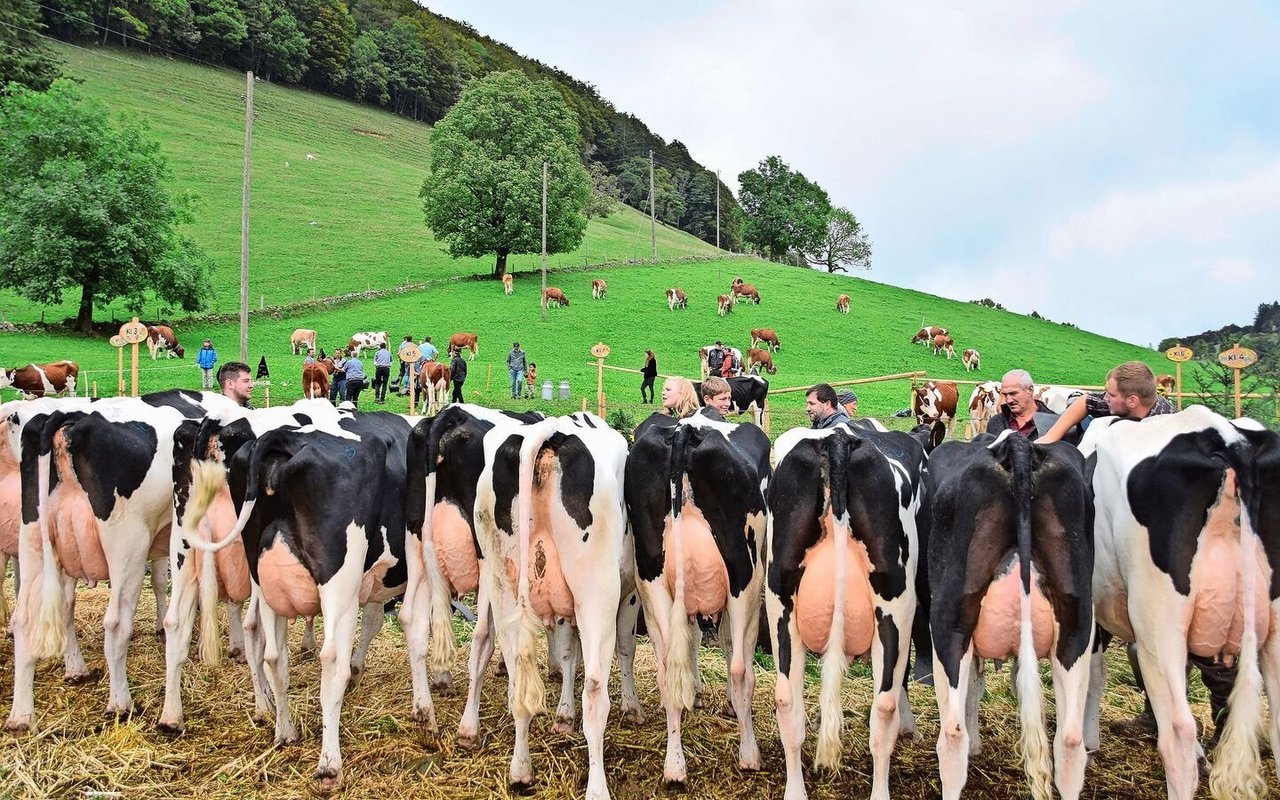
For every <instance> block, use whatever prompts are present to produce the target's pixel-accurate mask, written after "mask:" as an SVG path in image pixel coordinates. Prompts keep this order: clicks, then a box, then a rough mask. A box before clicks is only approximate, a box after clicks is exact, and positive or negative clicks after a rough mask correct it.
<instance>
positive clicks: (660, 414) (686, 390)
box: [635, 378, 698, 441]
mask: <svg viewBox="0 0 1280 800" xmlns="http://www.w3.org/2000/svg"><path fill="white" fill-rule="evenodd" d="M697 411H698V395H697V394H696V393H695V392H694V390H693V382H692V381H690V380H689V379H688V378H667V379H666V380H665V381H663V382H662V411H655V412H653V413H652V414H650V415H649V417H648V418H647V419H645V421H644V422H641V423H640V424H639V425H637V426H636V433H635V438H636V441H639V440H640V437H641V436H644V434H645V432H646V431H649V430H650V429H652V428H659V429H663V428H670V427H671V426H673V425H675V424H676V420H680V419H684V418H685V417H688V416H690V415H692V414H695V413H697Z"/></svg>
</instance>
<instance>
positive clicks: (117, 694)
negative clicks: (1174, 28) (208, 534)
mask: <svg viewBox="0 0 1280 800" xmlns="http://www.w3.org/2000/svg"><path fill="white" fill-rule="evenodd" d="M113 533H116V534H118V538H116V539H115V540H114V541H113V540H111V539H108V538H107V537H105V536H104V537H103V538H104V541H103V542H102V545H103V551H104V552H105V553H106V555H107V570H108V572H109V574H110V576H111V597H110V599H109V600H108V601H107V611H106V614H105V615H104V616H103V618H102V649H103V652H104V654H105V655H106V659H107V675H108V679H109V682H110V685H111V690H110V695H109V699H108V701H107V714H108V715H112V714H115V715H117V716H126V715H130V714H132V713H133V712H134V705H133V699H132V698H131V697H130V695H129V679H128V676H127V674H126V672H125V664H126V662H127V661H128V656H129V640H130V639H131V638H132V637H133V616H134V614H135V613H136V611H137V609H138V600H139V598H140V597H141V595H142V579H143V575H142V572H143V569H144V568H145V564H146V563H147V560H146V553H145V551H144V552H137V551H136V549H135V548H131V547H128V546H127V545H128V542H122V541H121V540H127V539H133V540H134V541H141V542H144V543H149V540H150V531H148V530H146V528H145V527H143V526H138V528H137V530H135V531H133V532H132V536H130V535H129V534H128V533H126V532H125V531H122V530H119V529H118V528H117V530H116V531H113ZM122 545H123V546H122ZM130 550H134V552H132V553H131V552H129V551H130ZM113 551H114V552H113ZM166 572H167V570H166Z"/></svg>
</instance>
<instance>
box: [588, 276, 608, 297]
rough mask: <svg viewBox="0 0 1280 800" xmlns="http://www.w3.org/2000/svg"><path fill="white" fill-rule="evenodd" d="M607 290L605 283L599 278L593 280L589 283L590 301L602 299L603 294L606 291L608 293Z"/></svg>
mask: <svg viewBox="0 0 1280 800" xmlns="http://www.w3.org/2000/svg"><path fill="white" fill-rule="evenodd" d="M608 288H609V287H608V286H606V285H605V282H604V281H603V280H601V279H600V278H596V279H595V280H593V281H591V299H593V300H602V299H604V294H605V292H606V291H608Z"/></svg>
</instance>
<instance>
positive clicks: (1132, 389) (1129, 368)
mask: <svg viewBox="0 0 1280 800" xmlns="http://www.w3.org/2000/svg"><path fill="white" fill-rule="evenodd" d="M1172 413H1174V408H1173V404H1172V403H1170V402H1169V401H1168V400H1166V399H1164V398H1163V397H1161V396H1160V395H1159V394H1157V393H1156V376H1155V374H1154V373H1152V371H1151V367H1148V366H1147V365H1146V364H1143V363H1142V362H1141V361H1126V362H1125V363H1123V364H1121V365H1120V366H1118V367H1116V368H1115V369H1113V370H1111V371H1110V372H1108V373H1107V388H1106V391H1104V392H1089V393H1088V394H1086V395H1085V396H1084V397H1081V398H1080V399H1079V400H1077V401H1075V402H1074V403H1072V404H1071V405H1070V406H1067V410H1066V411H1064V412H1062V416H1060V417H1058V421H1057V422H1055V423H1054V424H1053V427H1052V428H1050V429H1049V432H1048V433H1046V434H1045V435H1044V436H1041V437H1040V438H1039V439H1036V442H1038V443H1039V444H1048V443H1050V442H1056V441H1058V440H1059V439H1061V438H1062V437H1063V435H1064V434H1065V433H1066V432H1067V431H1069V430H1071V429H1072V428H1073V427H1075V426H1076V425H1077V424H1079V423H1080V421H1081V420H1083V419H1084V418H1085V417H1086V416H1088V417H1124V418H1126V419H1134V420H1138V419H1146V418H1147V417H1154V416H1156V415H1157V414H1172Z"/></svg>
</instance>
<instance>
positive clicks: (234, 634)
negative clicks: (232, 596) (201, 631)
mask: <svg viewBox="0 0 1280 800" xmlns="http://www.w3.org/2000/svg"><path fill="white" fill-rule="evenodd" d="M227 643H228V645H229V646H230V650H228V651H227V655H228V657H230V658H231V660H232V661H234V662H236V663H237V664H244V663H246V659H245V652H246V651H245V641H244V603H227Z"/></svg>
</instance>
